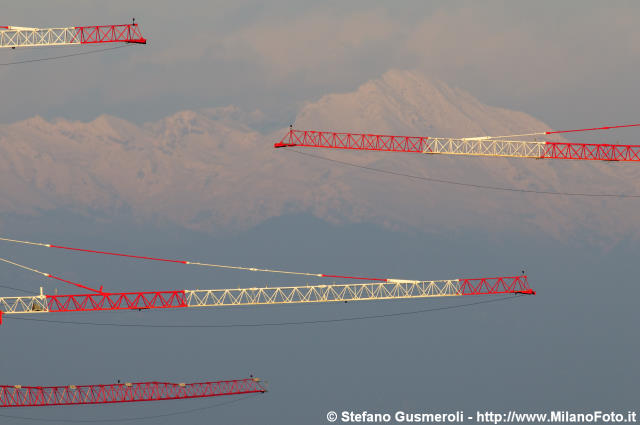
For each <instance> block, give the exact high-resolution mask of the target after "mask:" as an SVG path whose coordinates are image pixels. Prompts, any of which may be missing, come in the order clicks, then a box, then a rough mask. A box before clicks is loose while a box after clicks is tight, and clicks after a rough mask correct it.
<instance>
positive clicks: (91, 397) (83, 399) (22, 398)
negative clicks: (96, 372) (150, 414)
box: [0, 378, 266, 407]
mask: <svg viewBox="0 0 640 425" xmlns="http://www.w3.org/2000/svg"><path fill="white" fill-rule="evenodd" d="M264 392H266V388H265V387H264V386H263V385H262V383H261V381H260V379H258V378H248V379H235V380H230V381H213V382H196V383H192V384H186V383H172V382H134V383H130V382H127V383H124V384H120V383H118V384H107V385H102V384H99V385H77V386H76V385H67V386H56V387H29V386H22V385H0V407H39V406H69V405H78V404H106V403H135V402H142V401H160V400H180V399H188V398H203V397H218V396H229V395H237V394H250V393H264Z"/></svg>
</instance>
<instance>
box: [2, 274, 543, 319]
mask: <svg viewBox="0 0 640 425" xmlns="http://www.w3.org/2000/svg"><path fill="white" fill-rule="evenodd" d="M495 294H530V295H533V294H535V291H533V290H532V289H531V288H530V286H529V283H528V280H527V276H525V275H521V276H511V277H494V278H481V279H455V280H434V281H410V280H393V279H389V281H388V282H367V283H347V284H330V285H307V286H282V287H262V288H239V289H205V290H202V289H196V290H177V291H151V292H126V293H110V292H98V293H87V294H73V295H66V294H64V295H45V294H43V293H41V294H40V295H34V296H20V297H0V311H2V312H3V313H4V314H42V313H57V312H81V311H104V310H138V309H167V308H188V307H222V306H239V305H271V304H308V303H328V302H345V301H371V300H399V299H418V298H432V297H454V296H465V295H495Z"/></svg>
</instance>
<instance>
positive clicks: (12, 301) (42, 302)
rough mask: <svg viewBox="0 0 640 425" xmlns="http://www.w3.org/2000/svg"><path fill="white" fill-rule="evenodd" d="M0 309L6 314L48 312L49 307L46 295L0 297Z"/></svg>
mask: <svg viewBox="0 0 640 425" xmlns="http://www.w3.org/2000/svg"><path fill="white" fill-rule="evenodd" d="M0 311H2V312H3V313H6V314H20V313H47V312H48V311H49V307H48V305H47V297H46V296H44V295H34V296H27V297H0Z"/></svg>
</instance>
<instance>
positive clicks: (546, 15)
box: [0, 1, 640, 127]
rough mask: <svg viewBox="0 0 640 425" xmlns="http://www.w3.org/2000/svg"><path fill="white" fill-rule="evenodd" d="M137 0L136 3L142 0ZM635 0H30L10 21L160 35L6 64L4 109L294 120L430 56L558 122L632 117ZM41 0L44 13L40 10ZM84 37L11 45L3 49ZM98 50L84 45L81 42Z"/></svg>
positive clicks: (445, 72)
mask: <svg viewBox="0 0 640 425" xmlns="http://www.w3.org/2000/svg"><path fill="white" fill-rule="evenodd" d="M132 3H133V4H132ZM639 11H640V6H639V5H638V4H637V3H635V2H630V1H628V2H613V3H601V2H584V1H567V2H562V3H558V2H535V3H525V2H509V3H505V2H488V3H486V2H483V3H479V2H421V1H411V2H409V1H407V2H364V1H353V2H341V1H331V2H320V3H319V2H283V1H273V2H268V3H265V2H210V1H187V2H180V3H175V2H169V1H138V2H129V1H111V2H108V3H104V2H85V1H61V2H55V5H53V3H52V2H46V1H24V2H19V3H13V4H10V5H7V6H5V7H4V8H3V17H2V19H3V20H6V21H7V22H5V24H13V25H30V26H55V25H76V24H103V23H118V22H128V21H129V20H130V19H131V17H133V16H135V17H136V19H137V20H138V22H140V23H141V25H142V29H143V31H144V34H145V36H147V37H148V39H149V40H150V44H149V45H148V46H146V47H136V46H134V47H130V48H128V49H119V50H116V51H113V52H108V53H104V54H97V55H89V56H87V57H82V58H74V59H65V60H61V61H52V62H49V63H39V64H37V65H20V66H13V67H1V68H0V75H2V78H3V80H5V81H10V82H11V83H10V84H5V86H4V87H3V97H4V98H5V99H11V101H10V102H2V105H0V116H1V117H2V118H1V121H2V122H5V123H6V122H11V121H14V120H17V119H22V118H26V117H29V116H32V115H34V114H40V115H43V116H45V117H47V118H51V117H55V116H64V117H67V118H71V119H82V120H87V119H91V118H94V117H95V116H97V115H99V114H102V113H105V112H106V113H110V114H114V115H118V116H122V117H127V118H129V119H132V120H134V121H144V120H154V119H158V118H160V117H162V116H165V115H168V114H171V113H173V112H175V111H177V110H181V109H193V108H199V107H208V106H221V105H228V104H233V105H238V106H241V107H243V108H245V109H248V110H253V109H256V108H258V109H261V110H263V111H264V112H265V113H266V117H267V121H270V122H273V123H277V124H278V125H280V124H286V123H288V121H289V120H290V119H291V118H292V117H293V116H294V114H295V111H296V110H297V109H298V107H299V106H300V103H301V102H304V101H307V100H311V99H316V98H318V97H319V96H321V95H323V94H325V93H330V92H336V91H346V90H352V89H353V88H355V87H357V86H358V85H359V84H361V83H363V82H365V81H367V80H369V79H371V78H374V77H378V76H379V75H381V74H382V73H383V72H385V71H386V70H388V69H391V68H418V69H421V70H424V71H425V72H427V73H428V74H430V75H432V76H434V77H436V78H440V79H443V80H444V81H446V82H447V83H449V84H451V85H457V86H460V87H462V88H464V89H467V90H468V91H470V92H471V93H472V94H474V95H475V96H477V97H478V98H479V99H480V100H482V101H483V102H486V103H488V104H492V105H495V106H504V107H507V108H511V109H520V110H524V111H526V112H528V113H531V114H532V115H534V116H536V117H538V118H541V119H542V120H544V121H546V122H549V123H550V124H552V125H554V126H559V127H567V126H569V127H572V126H580V125H583V124H585V125H589V124H591V123H600V122H627V121H632V120H633V119H634V118H635V117H634V114H635V112H634V111H636V110H637V109H638V106H640V100H638V97H637V96H636V95H635V92H634V91H633V90H631V89H630V88H631V87H633V83H634V79H635V72H634V69H637V66H638V65H639V63H638V62H639V61H640V59H639V58H640V55H639V54H638V53H639V49H640V47H638V46H640V42H639V41H640V28H639V27H638V25H637V19H636V18H637V16H638V12H639ZM36 12H37V13H36ZM76 50H78V49H77V48H73V49H63V48H60V49H57V50H56V49H49V50H33V49H31V50H24V51H19V52H18V51H2V52H0V59H1V61H0V62H2V63H4V62H10V61H14V60H18V59H25V58H32V57H42V56H51V55H57V54H63V53H67V52H71V51H76ZM86 50H88V49H87V48H84V49H83V50H82V51H86Z"/></svg>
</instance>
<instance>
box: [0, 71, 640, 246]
mask: <svg viewBox="0 0 640 425" xmlns="http://www.w3.org/2000/svg"><path fill="white" fill-rule="evenodd" d="M259 121H260V113H259V112H254V113H245V112H243V111H241V110H239V109H238V108H235V107H233V106H229V107H225V108H215V109H205V110H198V111H182V112H179V113H176V114H174V115H172V116H169V117H166V118H164V119H162V120H160V121H157V122H153V123H146V124H144V125H136V124H133V123H131V122H128V121H126V120H123V119H120V118H115V117H112V116H100V117H98V118H96V119H95V120H93V121H91V122H88V123H85V122H71V121H67V120H62V119H59V120H54V121H53V122H48V121H45V120H43V119H42V118H39V117H35V118H31V119H28V120H25V121H21V122H17V123H14V124H9V125H2V126H0V188H1V189H0V190H1V191H2V192H1V193H2V197H1V198H0V214H6V213H12V214H40V213H42V212H46V211H48V210H69V211H73V212H75V213H82V214H89V215H92V214H98V215H100V217H106V218H108V217H110V216H114V215H118V214H122V213H127V214H132V215H133V216H134V217H136V218H139V219H141V220H153V221H157V222H158V223H162V222H170V223H176V224H179V225H182V226H185V227H188V228H191V229H197V230H201V231H205V232H211V233H226V232H232V231H234V230H236V229H246V228H250V227H251V226H253V225H255V224H257V223H259V222H262V221H264V220H266V219H269V218H271V217H275V216H280V215H283V214H287V213H299V212H309V213H312V214H314V215H315V216H317V217H320V218H322V219H324V220H327V221H331V222H361V221H367V222H374V223H379V224H382V225H385V226H389V227H393V228H399V229H407V230H411V229H420V230H421V231H426V232H434V233H441V232H455V233H462V232H465V231H467V230H469V229H472V228H482V229H487V230H489V231H496V232H502V231H510V232H511V231H517V232H524V234H526V233H528V232H544V233H548V234H550V235H552V236H554V237H557V238H576V240H581V241H582V240H590V241H591V242H602V241H605V242H607V243H608V242H615V241H616V240H619V239H620V238H624V237H632V238H637V237H638V235H639V233H638V228H637V226H635V218H636V214H637V211H638V205H639V202H640V200H634V199H605V198H584V197H564V196H549V195H547V196H545V195H534V194H522V193H514V192H507V191H502V192H501V191H492V190H480V189H473V188H467V187H461V186H456V185H449V184H442V183H435V182H426V181H420V180H416V179H410V178H404V177H397V176H392V175H385V174H381V173H375V172H371V171H367V170H363V169H358V168H355V167H349V166H345V165H341V164H336V163H331V162H327V161H323V160H320V159H317V158H311V157H308V156H303V155H299V154H296V153H294V152H290V151H286V150H282V149H280V150H275V149H273V143H274V142H276V141H278V140H279V139H280V138H282V136H283V135H284V134H285V133H286V128H283V129H282V130H280V131H277V132H274V133H271V134H262V133H261V132H259V131H256V130H255V129H254V128H257V127H258V126H257V125H256V123H259ZM295 127H296V128H300V129H317V130H335V131H356V132H357V131H366V132H382V133H392V134H406V135H429V136H480V135H502V134H512V133H520V132H529V131H535V130H543V129H547V128H549V126H548V125H546V124H545V123H543V122H541V121H539V120H537V119H535V118H533V117H532V116H530V115H527V114H526V113H523V112H518V111H511V110H507V109H503V108H496V107H491V106H487V105H484V104H482V103H481V102H480V101H479V100H478V99H476V98H474V97H473V96H472V95H471V94H469V93H467V92H465V91H463V90H460V89H457V88H453V87H450V86H448V85H447V84H445V83H443V82H441V81H433V80H431V79H429V78H428V77H426V76H425V75H422V74H420V73H418V72H413V71H399V70H392V71H389V72H387V73H385V74H384V75H383V76H382V77H381V78H379V79H375V80H371V81H368V82H366V83H365V84H363V85H362V86H360V87H359V88H358V89H357V90H355V91H354V92H350V93H340V94H328V95H326V96H323V97H322V98H320V99H319V100H317V101H314V102H309V103H308V104H306V105H304V106H303V107H302V108H301V110H300V111H299V113H298V116H297V118H296V120H295ZM303 152H306V153H313V154H317V155H321V156H325V157H327V158H334V159H340V160H343V161H347V162H350V163H354V164H358V165H365V166H368V167H374V168H380V169H385V170H393V171H399V172H402V173H408V174H413V175H418V176H423V177H431V178H437V179H446V180H452V181H458V182H468V183H478V184H486V185H492V186H502V187H508V188H524V189H539V190H549V191H562V192H588V193H640V179H639V177H640V167H638V166H637V165H633V164H607V163H586V162H584V163H579V162H570V161H564V162H563V161H555V162H554V161H534V160H518V159H497V158H463V157H456V158H453V157H433V156H423V155H416V154H394V153H373V152H370V153H362V152H330V151H324V150H323V151H311V150H304V151H303Z"/></svg>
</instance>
